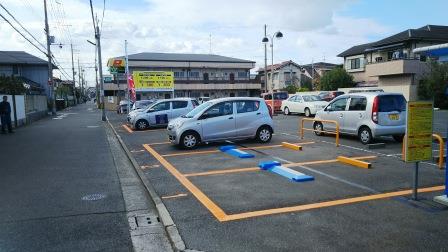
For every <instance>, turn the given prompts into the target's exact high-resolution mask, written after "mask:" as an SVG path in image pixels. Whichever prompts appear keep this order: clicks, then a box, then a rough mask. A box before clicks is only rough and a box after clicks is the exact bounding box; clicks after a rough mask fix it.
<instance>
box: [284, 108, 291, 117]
mask: <svg viewBox="0 0 448 252" xmlns="http://www.w3.org/2000/svg"><path fill="white" fill-rule="evenodd" d="M283 113H284V114H285V115H289V114H290V113H291V112H290V111H289V108H288V107H285V109H284V110H283Z"/></svg>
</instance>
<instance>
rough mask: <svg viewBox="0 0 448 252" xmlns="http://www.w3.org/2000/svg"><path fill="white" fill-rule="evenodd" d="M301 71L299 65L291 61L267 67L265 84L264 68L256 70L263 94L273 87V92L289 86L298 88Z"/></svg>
mask: <svg viewBox="0 0 448 252" xmlns="http://www.w3.org/2000/svg"><path fill="white" fill-rule="evenodd" d="M302 71H303V70H302V68H301V67H300V66H299V64H297V63H295V62H294V61H292V60H288V61H284V62H281V63H278V64H274V65H268V66H267V72H268V73H267V82H266V80H265V70H264V68H259V69H258V70H257V72H258V76H259V79H260V82H261V86H262V87H263V91H264V92H267V91H269V90H270V87H273V90H274V91H278V90H282V89H284V88H286V87H287V86H289V85H295V86H298V87H300V83H301V82H300V80H301V75H302ZM266 83H267V85H266ZM271 85H272V86H271Z"/></svg>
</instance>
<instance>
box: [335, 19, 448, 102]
mask: <svg viewBox="0 0 448 252" xmlns="http://www.w3.org/2000/svg"><path fill="white" fill-rule="evenodd" d="M447 42H448V26H438V25H426V26H423V27H421V28H418V29H409V30H406V31H403V32H400V33H397V34H394V35H392V36H389V37H387V38H384V39H381V40H379V41H376V42H373V43H367V44H361V45H356V46H353V47H351V48H350V49H348V50H346V51H344V52H342V53H340V54H339V55H338V56H339V57H343V58H344V68H345V69H346V70H347V72H349V73H350V74H351V75H352V76H353V77H354V81H355V82H356V83H357V85H358V86H378V87H381V88H382V89H384V90H385V91H390V92H400V93H403V95H404V96H405V97H406V99H407V100H416V99H417V98H418V93H417V84H418V82H419V80H420V79H421V78H422V76H423V75H424V74H425V73H426V72H427V71H428V64H427V63H426V57H423V56H420V55H417V54H415V53H414V52H413V50H415V49H416V48H420V47H425V46H431V45H436V44H442V43H447Z"/></svg>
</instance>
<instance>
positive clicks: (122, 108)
mask: <svg viewBox="0 0 448 252" xmlns="http://www.w3.org/2000/svg"><path fill="white" fill-rule="evenodd" d="M132 106H133V104H132V102H130V104H129V107H131V108H132ZM117 113H118V114H125V113H128V101H127V100H121V101H120V102H119V103H118V105H117Z"/></svg>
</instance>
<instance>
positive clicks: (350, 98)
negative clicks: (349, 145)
mask: <svg viewBox="0 0 448 252" xmlns="http://www.w3.org/2000/svg"><path fill="white" fill-rule="evenodd" d="M315 119H322V120H334V121H337V122H338V123H339V129H340V132H341V133H343V134H351V135H357V136H358V137H359V140H360V141H361V143H363V144H369V143H371V142H372V141H373V139H374V138H375V137H378V136H388V135H389V136H392V137H393V138H394V139H395V140H396V141H399V142H401V141H402V140H403V136H404V134H405V131H406V99H405V98H404V96H403V95H402V94H398V93H386V92H379V93H372V92H369V93H353V94H345V95H341V96H338V97H336V98H335V99H334V100H333V101H331V103H330V104H328V106H327V107H325V109H323V110H321V111H318V112H317V114H316V117H315ZM314 129H315V130H316V131H315V134H316V135H321V134H323V133H322V132H319V131H322V130H325V131H327V130H329V131H334V130H335V125H334V124H332V123H321V122H315V123H314Z"/></svg>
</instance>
